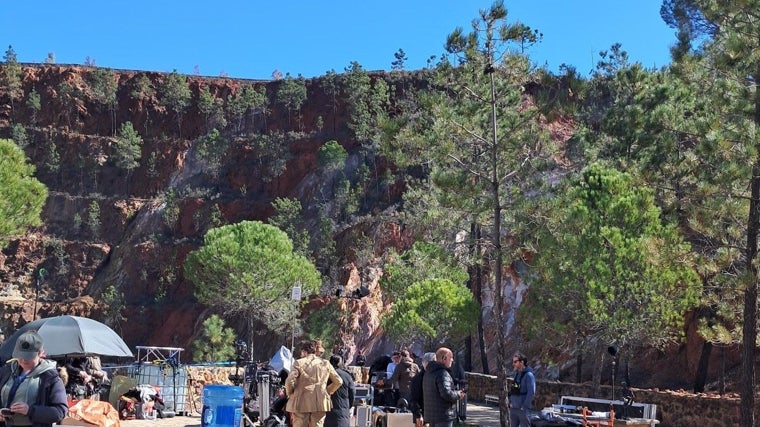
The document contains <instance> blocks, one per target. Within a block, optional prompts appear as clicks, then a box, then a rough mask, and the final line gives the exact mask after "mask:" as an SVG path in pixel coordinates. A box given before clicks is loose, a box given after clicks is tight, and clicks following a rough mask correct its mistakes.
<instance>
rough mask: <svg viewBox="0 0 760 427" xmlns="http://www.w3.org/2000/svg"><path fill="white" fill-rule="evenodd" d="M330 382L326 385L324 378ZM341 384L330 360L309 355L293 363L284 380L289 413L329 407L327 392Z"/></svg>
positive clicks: (314, 410) (330, 404)
mask: <svg viewBox="0 0 760 427" xmlns="http://www.w3.org/2000/svg"><path fill="white" fill-rule="evenodd" d="M328 379H329V380H330V385H329V386H328V385H327V380H328ZM341 385H343V380H342V379H341V378H340V376H339V375H338V373H337V372H335V369H334V368H333V367H332V365H330V362H328V361H327V360H324V359H322V358H321V357H317V356H316V355H314V354H309V355H307V356H306V357H302V358H300V359H298V360H296V361H295V362H293V369H292V370H291V371H290V375H288V379H287V380H285V393H287V395H288V403H287V405H286V406H285V410H287V411H288V412H299V413H304V412H327V411H329V410H331V409H332V401H331V400H330V395H331V394H333V393H335V391H336V390H338V389H339V388H340V386H341Z"/></svg>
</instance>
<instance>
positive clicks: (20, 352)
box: [13, 331, 42, 360]
mask: <svg viewBox="0 0 760 427" xmlns="http://www.w3.org/2000/svg"><path fill="white" fill-rule="evenodd" d="M40 350H42V337H41V336H40V334H38V333H37V332H36V331H28V332H24V333H23V334H21V335H20V336H19V337H18V339H17V340H16V346H15V347H14V348H13V357H15V358H17V359H24V360H32V359H34V358H35V357H36V356H37V355H38V354H39V353H40Z"/></svg>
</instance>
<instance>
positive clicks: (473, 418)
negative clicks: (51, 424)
mask: <svg viewBox="0 0 760 427" xmlns="http://www.w3.org/2000/svg"><path fill="white" fill-rule="evenodd" d="M465 423H466V424H467V425H470V426H480V427H499V425H500V424H499V409H498V408H497V407H494V406H487V405H482V404H478V403H475V404H473V403H468V404H467V421H466V422H465ZM121 426H123V427H182V426H188V427H200V426H201V416H200V414H192V415H189V416H177V417H173V418H164V419H156V420H127V421H121ZM245 427H248V426H245Z"/></svg>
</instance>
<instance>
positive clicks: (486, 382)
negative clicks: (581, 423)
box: [467, 373, 760, 427]
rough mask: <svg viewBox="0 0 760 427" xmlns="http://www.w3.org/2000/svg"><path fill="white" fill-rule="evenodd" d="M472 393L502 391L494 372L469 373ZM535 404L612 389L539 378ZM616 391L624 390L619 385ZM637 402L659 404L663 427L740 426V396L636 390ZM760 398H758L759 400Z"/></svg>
mask: <svg viewBox="0 0 760 427" xmlns="http://www.w3.org/2000/svg"><path fill="white" fill-rule="evenodd" d="M467 379H468V381H469V391H468V393H467V394H468V396H469V397H470V399H472V400H473V401H479V402H483V401H485V395H486V394H495V395H498V394H499V385H498V381H497V378H496V377H495V376H493V375H483V374H475V373H467ZM536 387H537V390H536V399H535V405H534V406H535V407H536V408H544V407H547V406H551V405H552V404H553V403H558V402H559V400H560V397H562V396H579V397H597V398H602V399H610V398H611V397H612V389H611V387H610V386H602V387H601V393H602V396H598V395H597V396H594V395H593V393H592V386H591V385H590V384H574V383H560V382H556V381H540V380H539V381H538V384H537V386H536ZM615 390H616V391H619V390H621V389H620V388H616V389H615ZM632 390H633V391H634V393H635V395H636V401H637V402H644V403H654V404H656V405H657V419H658V420H660V424H659V425H660V427H694V426H700V427H726V426H734V425H739V420H740V414H739V400H740V399H739V398H738V397H726V396H712V395H703V394H691V393H686V392H673V391H659V390H644V389H636V388H633V389H632ZM756 401H757V399H756ZM759 415H760V405H756V407H755V417H756V418H757V417H758V416H759Z"/></svg>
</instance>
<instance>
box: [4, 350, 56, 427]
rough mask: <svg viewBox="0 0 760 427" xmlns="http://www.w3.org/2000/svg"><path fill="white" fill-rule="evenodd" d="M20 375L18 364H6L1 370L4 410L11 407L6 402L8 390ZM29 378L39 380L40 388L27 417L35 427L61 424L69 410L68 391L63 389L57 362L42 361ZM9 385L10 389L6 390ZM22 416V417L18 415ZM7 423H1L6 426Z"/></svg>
mask: <svg viewBox="0 0 760 427" xmlns="http://www.w3.org/2000/svg"><path fill="white" fill-rule="evenodd" d="M19 373H20V369H19V366H18V363H16V362H15V361H14V362H10V363H6V364H5V365H3V366H2V367H1V368H0V405H2V407H3V408H7V407H9V406H10V403H9V402H5V401H4V399H6V398H7V390H8V388H9V387H10V384H11V383H13V379H14V378H16V377H17V376H18V375H19ZM27 378H38V379H39V388H38V389H37V396H36V397H34V398H33V397H30V398H29V400H31V401H32V402H33V403H30V404H29V413H28V414H27V416H28V417H29V420H31V422H32V426H33V427H51V426H52V425H53V423H57V422H60V421H61V420H62V419H63V418H64V417H65V416H66V413H67V412H68V410H69V407H68V404H67V402H66V390H65V389H64V387H63V381H61V378H60V377H59V376H58V371H57V369H56V365H55V362H53V361H52V360H46V359H42V360H40V363H39V365H37V366H36V367H35V368H34V369H32V371H31V372H30V373H29V376H28V377H27ZM6 385H8V388H6ZM18 416H21V415H18ZM4 425H5V423H0V426H4Z"/></svg>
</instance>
